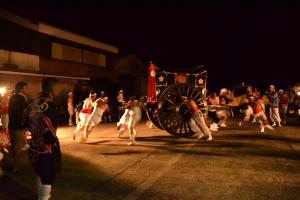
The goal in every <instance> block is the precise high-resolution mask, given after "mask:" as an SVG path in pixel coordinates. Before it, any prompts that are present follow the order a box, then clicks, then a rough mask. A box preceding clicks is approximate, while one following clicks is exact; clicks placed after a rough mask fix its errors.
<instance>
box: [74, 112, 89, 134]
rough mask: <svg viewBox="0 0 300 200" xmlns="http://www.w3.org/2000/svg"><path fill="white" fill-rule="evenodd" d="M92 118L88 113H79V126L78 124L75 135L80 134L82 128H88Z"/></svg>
mask: <svg viewBox="0 0 300 200" xmlns="http://www.w3.org/2000/svg"><path fill="white" fill-rule="evenodd" d="M89 117H90V114H88V113H83V112H80V113H79V119H80V121H79V124H77V127H76V130H75V131H74V132H75V133H76V132H78V131H79V130H80V129H81V128H82V127H84V126H86V125H87V121H88V119H89Z"/></svg>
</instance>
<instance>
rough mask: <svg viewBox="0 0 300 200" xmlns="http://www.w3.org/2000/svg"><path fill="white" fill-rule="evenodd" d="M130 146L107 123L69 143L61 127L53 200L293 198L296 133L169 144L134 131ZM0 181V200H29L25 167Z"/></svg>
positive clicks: (230, 133)
mask: <svg viewBox="0 0 300 200" xmlns="http://www.w3.org/2000/svg"><path fill="white" fill-rule="evenodd" d="M137 129H138V140H137V145H136V146H128V145H127V143H128V139H127V136H128V135H127V134H125V135H124V138H122V139H116V138H115V132H116V128H115V125H114V124H101V125H100V126H99V127H97V128H96V129H95V130H94V133H93V134H92V135H91V137H90V138H89V140H88V141H87V142H86V143H84V144H81V143H79V142H73V141H72V139H71V133H72V131H73V129H71V128H69V127H61V128H59V130H58V135H59V137H60V140H61V145H62V151H63V169H62V172H61V173H60V174H59V175H58V177H57V181H56V184H55V186H54V189H53V199H57V200H61V199H62V200H68V199H72V200H73V199H80V200H84V199H91V200H92V199H117V200H118V199H128V200H134V199H140V200H142V199H157V200H158V199H159V200H161V199H180V200H181V199H183V200H184V199H187V200H192V199H197V200H198V199H255V200H256V199H280V200H282V199H299V198H300V127H294V126H293V127H292V126H289V127H281V128H276V130H275V131H273V132H271V131H266V133H264V134H260V133H259V132H258V129H256V128H255V127H254V125H251V124H250V125H247V127H243V128H237V127H236V123H232V124H231V125H230V128H227V129H224V130H221V131H219V132H217V133H213V137H214V139H213V141H211V142H207V141H205V140H200V141H199V140H197V139H194V138H174V137H172V136H170V135H168V134H167V133H166V132H164V131H161V130H159V129H148V128H146V126H145V124H140V125H139V126H138V128H137ZM24 165H25V170H26V171H25V173H23V174H19V175H7V176H4V177H1V178H0V199H34V198H35V192H34V191H35V185H34V178H33V173H32V170H31V167H30V165H29V163H28V161H27V159H26V158H25V159H24Z"/></svg>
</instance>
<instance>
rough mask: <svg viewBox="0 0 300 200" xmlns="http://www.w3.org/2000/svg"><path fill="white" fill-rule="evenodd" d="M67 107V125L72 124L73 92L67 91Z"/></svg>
mask: <svg viewBox="0 0 300 200" xmlns="http://www.w3.org/2000/svg"><path fill="white" fill-rule="evenodd" d="M67 109H68V113H69V126H73V120H72V117H73V115H74V106H73V93H72V92H69V93H68V100H67Z"/></svg>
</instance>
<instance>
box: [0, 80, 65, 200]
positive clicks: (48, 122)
mask: <svg viewBox="0 0 300 200" xmlns="http://www.w3.org/2000/svg"><path fill="white" fill-rule="evenodd" d="M41 88H42V91H41V93H40V95H39V96H38V98H36V99H33V100H31V101H28V99H27V95H28V92H27V91H28V85H27V83H26V82H18V83H17V84H16V85H15V91H14V92H13V93H12V94H11V95H10V94H8V93H7V94H5V95H4V97H3V98H2V100H1V107H0V111H1V122H2V126H1V132H2V133H3V132H7V131H8V134H9V136H10V146H9V147H8V148H7V149H4V148H3V149H1V153H2V154H4V158H3V160H2V161H1V167H3V166H4V170H5V173H11V174H19V173H23V167H22V162H21V161H22V160H23V159H24V158H25V157H23V155H24V152H25V151H26V150H27V149H28V153H29V159H30V161H31V164H32V167H33V170H34V172H35V174H36V184H37V191H38V199H43V200H44V199H49V198H50V196H51V195H50V192H51V187H52V184H53V183H54V179H55V175H56V173H57V171H58V170H59V169H60V163H61V153H60V145H59V141H58V138H57V136H56V129H57V112H56V111H57V110H56V105H55V103H54V99H55V97H57V95H58V92H59V89H58V80H57V79H55V78H45V79H44V80H43V81H42V85H41ZM29 134H30V135H31V139H30V141H27V140H28V139H27V136H28V135H29ZM28 143H29V146H28ZM1 153H0V154H1ZM3 163H4V164H3Z"/></svg>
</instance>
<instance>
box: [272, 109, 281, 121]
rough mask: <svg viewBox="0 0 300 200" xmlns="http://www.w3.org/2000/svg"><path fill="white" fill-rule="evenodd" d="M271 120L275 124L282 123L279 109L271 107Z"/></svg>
mask: <svg viewBox="0 0 300 200" xmlns="http://www.w3.org/2000/svg"><path fill="white" fill-rule="evenodd" d="M270 118H271V121H272V122H273V123H274V122H280V121H281V119H280V115H279V108H272V107H270Z"/></svg>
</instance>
